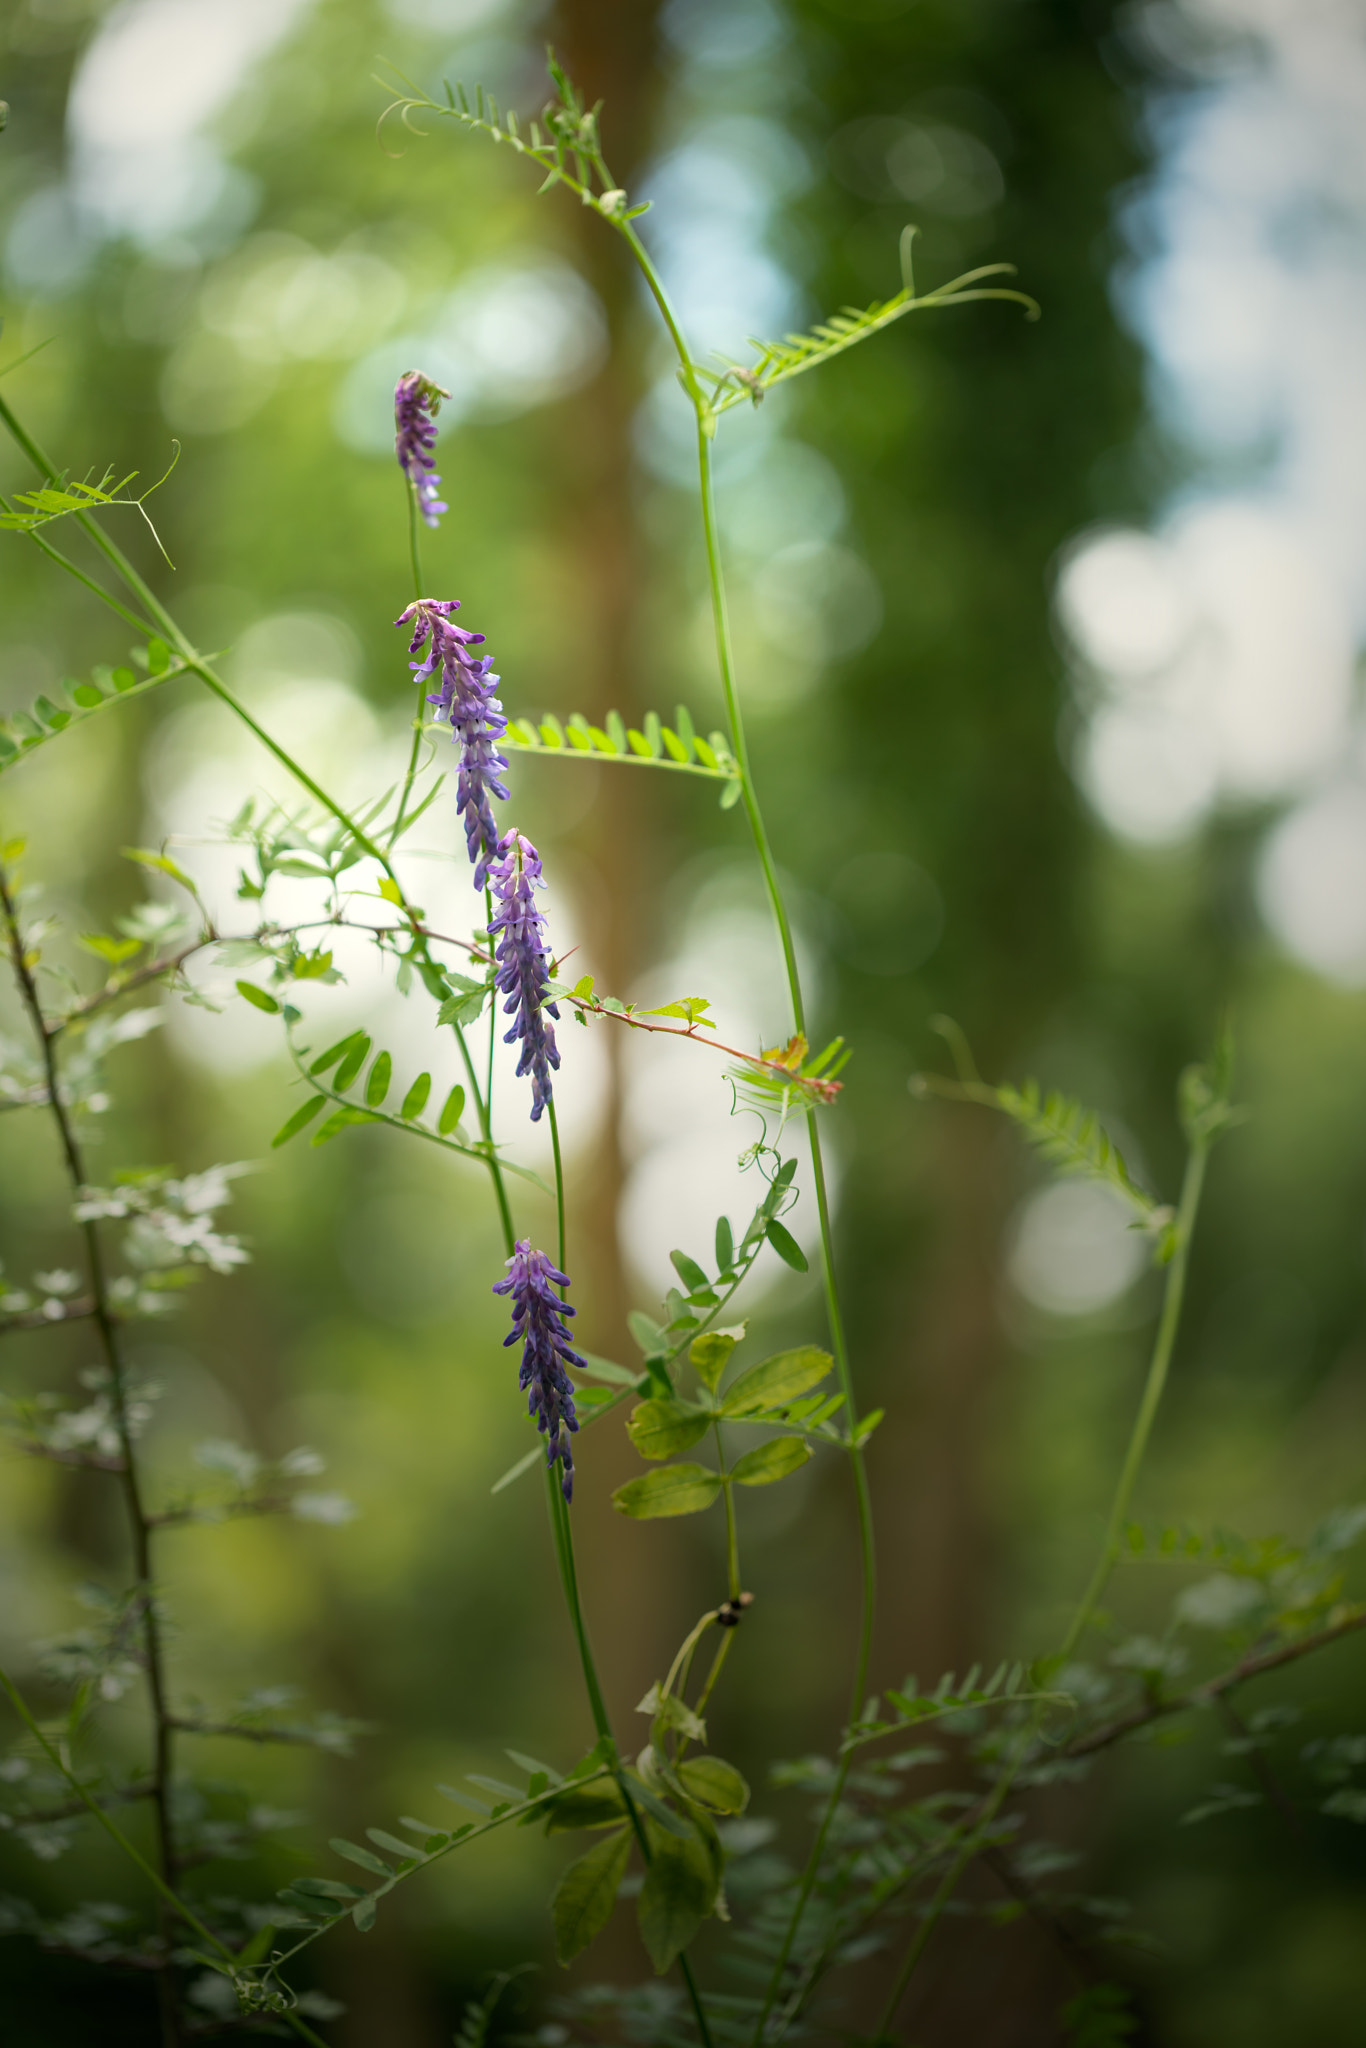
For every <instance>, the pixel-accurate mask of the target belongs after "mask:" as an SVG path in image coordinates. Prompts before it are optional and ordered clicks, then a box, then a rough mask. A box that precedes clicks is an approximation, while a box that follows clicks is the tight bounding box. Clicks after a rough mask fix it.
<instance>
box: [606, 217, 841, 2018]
mask: <svg viewBox="0 0 1366 2048" xmlns="http://www.w3.org/2000/svg"><path fill="white" fill-rule="evenodd" d="M616 225H617V226H618V228H619V232H620V233H621V235H622V236H623V238H624V240H625V241H626V243H627V244H628V246H629V248H630V250H631V253H632V255H633V256H634V257H635V260H636V262H637V264H638V265H639V266H640V269H641V271H642V273H643V274H644V277H645V282H646V285H647V286H648V288H649V291H650V294H651V296H652V297H653V299H654V301H655V304H656V306H657V307H658V308H659V312H660V315H661V317H662V319H663V321H664V324H665V326H666V327H667V328H668V330H669V335H670V338H671V340H672V341H673V344H674V347H675V349H676V350H677V353H678V359H679V368H680V372H681V378H682V383H683V388H684V390H685V391H686V392H687V394H688V397H689V399H690V400H691V402H692V406H693V410H694V412H695V413H696V416H697V470H698V482H699V486H700V491H701V504H702V529H703V538H704V542H705V546H706V557H707V582H708V586H709V589H710V592H711V605H712V626H713V634H714V639H715V645H716V661H717V667H718V670H719V672H720V677H721V690H722V695H723V696H724V699H725V705H726V716H727V719H728V720H729V723H730V734H731V744H732V748H733V751H734V755H735V762H736V766H737V767H738V769H739V771H740V797H741V801H742V803H743V804H744V808H745V816H746V818H747V819H748V821H749V828H750V833H751V836H752V838H753V841H754V850H755V853H756V854H757V856H758V860H759V866H760V869H761V870H762V873H763V878H764V888H765V890H766V892H767V895H768V901H769V908H770V910H771V912H772V915H773V921H774V924H775V926H776V927H777V932H778V941H779V944H780V946H781V947H782V954H783V966H784V970H785V972H786V976H787V987H788V999H789V1002H790V1003H791V1007H792V1021H793V1025H794V1027H795V1029H796V1030H797V1031H798V1032H800V1033H801V1034H802V1036H803V1037H805V1036H806V1005H805V1002H804V999H803V995H802V983H801V972H800V969H799V967H798V964H797V949H796V945H795V943H794V940H793V936H792V925H791V920H790V919H789V917H788V914H787V905H786V903H785V901H784V899H783V892H782V887H781V885H780V883H779V880H778V874H777V869H776V867H775V864H774V860H773V851H772V848H771V846H770V844H769V838H768V830H767V827H766V825H765V823H764V816H763V810H762V808H761V806H760V803H759V796H758V791H757V789H756V788H755V783H754V775H753V770H752V768H751V766H750V759H749V743H748V740H747V737H746V733H745V721H744V712H743V709H742V707H741V702H740V692H739V688H738V686H737V682H736V675H735V655H734V648H733V645H732V641H731V631H730V616H729V608H728V605H727V600H726V579H725V570H724V567H723V564H722V560H721V543H720V535H719V531H718V527H717V520H716V498H715V485H714V479H713V474H712V458H711V448H712V439H713V436H714V434H715V431H716V416H715V414H714V412H713V411H712V408H711V406H710V404H709V402H708V400H707V398H706V395H705V393H704V392H703V390H702V387H701V385H700V384H699V382H698V379H697V374H696V372H695V370H694V368H693V364H692V357H691V355H690V352H689V350H688V345H687V342H686V340H685V339H684V335H683V330H682V328H681V326H680V324H679V321H678V317H677V315H676V313H675V312H674V309H673V306H672V305H671V303H670V300H669V295H668V293H667V292H666V291H665V289H664V285H663V282H662V280H661V279H660V277H659V274H658V272H657V271H656V269H655V267H654V264H653V263H652V261H651V260H650V256H649V252H648V251H647V250H646V248H645V246H644V244H643V243H642V242H641V240H640V237H639V236H638V235H637V234H636V232H635V229H634V228H633V227H632V225H631V223H630V222H629V221H622V222H619V223H617V224H616ZM806 1124H807V1139H808V1142H809V1145H810V1149H811V1173H812V1180H813V1182H814V1185H815V1191H816V1213H817V1219H818V1222H819V1225H820V1237H821V1278H822V1283H823V1287H824V1293H825V1307H826V1319H827V1322H828V1324H829V1329H830V1343H831V1349H832V1351H833V1353H834V1358H835V1370H836V1373H837V1375H838V1378H839V1384H840V1391H841V1393H842V1394H843V1395H844V1412H845V1416H846V1418H847V1422H846V1430H847V1434H846V1438H845V1441H846V1445H847V1448H848V1454H849V1461H850V1467H851V1470H852V1474H853V1481H854V1500H855V1508H856V1514H857V1519H858V1540H859V1566H860V1580H861V1598H860V1612H859V1626H858V1640H857V1647H856V1650H855V1657H854V1681H853V1685H852V1687H851V1706H850V1714H849V1718H850V1720H851V1721H853V1720H855V1719H857V1717H858V1715H859V1713H860V1712H861V1710H862V1707H863V1703H864V1700H865V1698H866V1696H867V1690H868V1668H869V1660H870V1658H871V1655H872V1647H873V1618H874V1610H875V1605H876V1599H877V1560H876V1551H875V1547H874V1537H873V1508H872V1497H871V1494H870V1492H869V1487H868V1473H867V1467H866V1465H865V1462H864V1457H863V1449H862V1445H861V1443H860V1441H859V1436H858V1422H859V1414H858V1401H857V1395H856V1390H855V1387H854V1377H853V1371H852V1368H851V1365H850V1361H849V1347H848V1342H847V1339H846V1335H845V1328H844V1314H843V1310H842V1308H841V1304H840V1297H839V1283H838V1280H837V1278H836V1273H835V1248H834V1237H833V1232H832V1228H831V1219H830V1199H829V1192H828V1189H827V1186H826V1179H825V1161H824V1157H823V1154H822V1149H821V1135H820V1129H819V1126H818V1124H817V1120H816V1111H815V1109H814V1108H811V1109H808V1111H807V1117H806ZM849 1768H850V1754H849V1752H847V1751H846V1752H844V1753H843V1754H842V1755H841V1757H840V1759H839V1762H838V1764H837V1766H836V1770H835V1776H834V1781H833V1783H832V1785H831V1788H830V1792H829V1795H828V1797H827V1799H826V1803H825V1807H824V1811H823V1814H822V1818H821V1822H820V1826H819V1828H818V1830H817V1834H816V1840H815V1842H814V1844H813V1846H812V1850H811V1855H810V1857H809V1858H808V1860H807V1864H806V1868H805V1870H804V1871H803V1873H802V1878H801V1882H800V1884H799V1885H798V1888H797V1897H796V1900H795V1902H794V1905H793V1908H792V1914H791V1918H790V1920H789V1923H788V1927H787V1931H786V1934H785V1936H784V1940H783V1944H782V1948H781V1950H780V1953H779V1956H778V1960H777V1963H776V1964H775V1966H774V1970H773V1975H772V1978H771V1980H770V1982H769V1986H768V1990H767V1993H766V1995H765V2000H764V2005H763V2010H762V2012H761V2014H760V2017H759V2023H758V2026H757V2028H756V2029H755V2036H754V2038H755V2041H756V2042H758V2041H760V2040H761V2039H762V2037H763V2033H764V2029H765V2027H766V2026H767V2024H768V2016H769V2013H770V2012H771V2011H772V2008H773V2004H774V2001H775V1999H776V1998H777V1995H778V1990H779V1987H780V1985H781V1983H782V1976H783V1972H784V1970H785V1969H786V1967H787V1961H788V1957H789V1956H790V1954H791V1952H792V1945H793V1943H794V1941H795V1940H796V1937H797V1931H798V1928H799V1927H800V1924H801V1920H802V1915H803V1914H804V1912H805V1911H806V1905H807V1901H808V1899H809V1898H810V1896H811V1891H812V1888H813V1886H814V1885H815V1882H816V1873H817V1871H818V1869H819V1866H820V1859H821V1856H822V1854H823V1852H824V1848H825V1841H826V1837H827V1835H828V1833H829V1830H830V1825H831V1822H832V1821H833V1819H834V1816H835V1812H836V1809H837V1807H838V1805H839V1801H840V1799H841V1797H842V1795H843V1791H844V1782H845V1779H846V1777H847V1775H848V1772H849Z"/></svg>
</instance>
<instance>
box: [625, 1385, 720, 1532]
mask: <svg viewBox="0 0 1366 2048" xmlns="http://www.w3.org/2000/svg"><path fill="white" fill-rule="evenodd" d="M709 1427H710V1420H709V1418H708V1417H707V1416H706V1415H703V1414H701V1413H699V1411H698V1410H697V1409H696V1408H685V1407H684V1405H683V1403H682V1402H681V1401H642V1402H641V1404H640V1406H639V1407H638V1408H635V1409H633V1410H632V1411H631V1417H630V1420H629V1421H628V1422H627V1424H626V1434H627V1435H628V1436H629V1437H630V1439H631V1442H632V1443H633V1444H634V1445H635V1447H636V1449H637V1450H638V1451H639V1452H640V1455H641V1457H642V1458H671V1457H672V1456H673V1454H674V1452H675V1451H688V1450H691V1449H692V1446H693V1445H694V1444H695V1443H697V1442H698V1441H699V1440H700V1439H701V1438H702V1437H704V1436H705V1435H706V1433H707V1430H708V1429H709ZM675 1512H677V1511H676V1510H675Z"/></svg>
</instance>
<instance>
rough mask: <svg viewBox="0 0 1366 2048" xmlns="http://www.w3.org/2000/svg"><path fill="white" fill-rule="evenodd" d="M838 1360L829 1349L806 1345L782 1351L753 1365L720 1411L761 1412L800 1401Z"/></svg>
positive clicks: (731, 1389)
mask: <svg viewBox="0 0 1366 2048" xmlns="http://www.w3.org/2000/svg"><path fill="white" fill-rule="evenodd" d="M834 1363H835V1361H834V1359H833V1358H832V1357H831V1355H830V1353H829V1352H828V1351H819V1350H817V1348H816V1347H815V1345H813V1344H803V1345H801V1346H799V1347H798V1348H797V1349H796V1350H795V1351H780V1352H778V1353H777V1355H776V1356H775V1357H773V1358H765V1359H763V1360H762V1361H761V1362H760V1363H759V1364H758V1365H752V1366H750V1368H749V1370H748V1371H747V1372H742V1373H741V1374H740V1377H739V1378H738V1379H737V1380H736V1381H735V1382H734V1384H733V1385H732V1386H731V1387H729V1388H728V1389H727V1391H726V1396H725V1399H724V1400H723V1401H722V1403H721V1413H722V1414H723V1415H726V1416H739V1415H759V1414H763V1413H765V1412H767V1411H768V1410H770V1409H773V1408H782V1407H785V1406H786V1404H787V1403H788V1402H789V1401H797V1400H800V1398H801V1396H802V1395H803V1394H806V1393H809V1392H810V1391H811V1389H812V1387H815V1386H819V1384H820V1382H821V1381H822V1380H823V1379H824V1378H825V1377H826V1375H827V1373H828V1372H829V1371H830V1369H831V1367H832V1366H833V1365H834Z"/></svg>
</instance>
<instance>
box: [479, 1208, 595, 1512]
mask: <svg viewBox="0 0 1366 2048" xmlns="http://www.w3.org/2000/svg"><path fill="white" fill-rule="evenodd" d="M568 1285H569V1278H568V1275H567V1274H564V1273H561V1272H559V1271H557V1270H556V1268H555V1267H554V1266H552V1265H551V1263H550V1261H549V1259H548V1258H547V1257H546V1255H545V1253H544V1252H534V1251H533V1250H532V1249H531V1245H530V1242H529V1241H528V1240H527V1239H526V1238H521V1239H520V1240H519V1241H518V1245H517V1249H516V1250H515V1251H514V1253H513V1254H512V1257H511V1258H510V1259H509V1260H508V1276H507V1279H506V1280H496V1281H495V1282H494V1285H493V1291H494V1293H495V1294H510V1295H511V1296H512V1329H511V1331H510V1333H509V1334H508V1335H507V1336H506V1337H504V1339H503V1343H504V1345H508V1344H515V1343H516V1342H517V1340H518V1338H520V1339H521V1342H522V1368H521V1371H520V1372H519V1373H518V1375H517V1384H518V1386H519V1387H520V1388H521V1389H522V1392H523V1393H524V1394H525V1395H526V1397H527V1409H528V1412H529V1413H530V1414H532V1415H534V1416H535V1417H536V1427H537V1428H538V1429H539V1430H540V1432H541V1434H542V1436H544V1437H545V1438H546V1440H547V1441H546V1447H545V1461H546V1464H547V1465H548V1466H550V1467H551V1468H552V1469H553V1467H554V1464H555V1461H556V1459H557V1458H558V1459H559V1462H560V1473H561V1479H560V1484H561V1486H562V1488H563V1490H564V1497H565V1499H566V1500H567V1501H571V1500H573V1498H574V1459H573V1456H572V1454H571V1452H570V1448H569V1437H568V1435H567V1433H566V1432H568V1431H570V1430H576V1429H577V1428H578V1426H579V1425H578V1421H577V1419H576V1417H575V1414H574V1388H573V1385H572V1383H571V1381H570V1378H569V1374H568V1373H567V1372H566V1371H565V1369H564V1361H565V1360H566V1359H567V1360H568V1361H569V1363H570V1364H571V1365H582V1364H583V1360H582V1359H581V1358H580V1357H579V1354H578V1352H577V1351H572V1350H571V1349H570V1346H569V1330H568V1327H567V1326H566V1323H565V1320H564V1319H565V1317H566V1316H572V1315H573V1313H574V1311H573V1309H572V1308H570V1306H569V1304H568V1302H565V1301H562V1300H561V1299H560V1297H559V1295H558V1294H556V1292H555V1288H556V1286H560V1287H567V1286H568ZM561 1424H563V1428H562V1427H561Z"/></svg>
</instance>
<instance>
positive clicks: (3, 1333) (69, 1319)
mask: <svg viewBox="0 0 1366 2048" xmlns="http://www.w3.org/2000/svg"><path fill="white" fill-rule="evenodd" d="M94 1313H95V1304H94V1301H93V1300H92V1299H91V1298H90V1296H89V1295H82V1296H81V1297H80V1298H79V1299H78V1300H76V1301H64V1302H63V1303H62V1312H61V1314H60V1315H59V1316H52V1315H49V1314H48V1312H47V1310H46V1309H45V1308H26V1309H21V1310H20V1312H19V1314H18V1315H9V1316H7V1315H3V1314H0V1337H8V1336H9V1334H10V1332H11V1331H13V1330H60V1329H61V1327H62V1324H63V1323H78V1322H80V1321H81V1319H82V1317H85V1316H93V1315H94Z"/></svg>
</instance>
